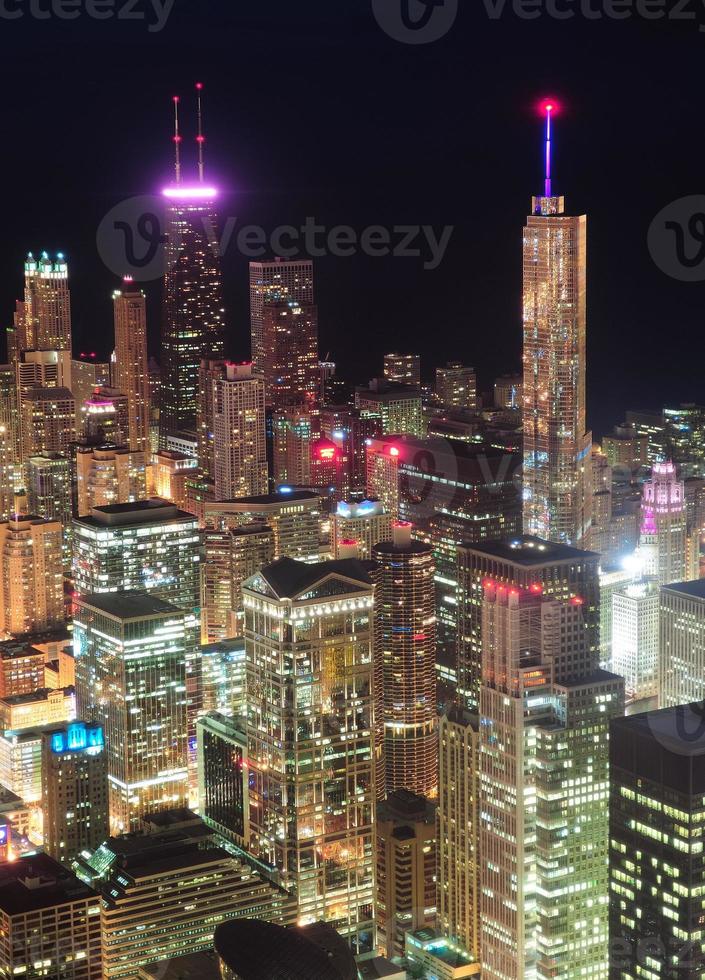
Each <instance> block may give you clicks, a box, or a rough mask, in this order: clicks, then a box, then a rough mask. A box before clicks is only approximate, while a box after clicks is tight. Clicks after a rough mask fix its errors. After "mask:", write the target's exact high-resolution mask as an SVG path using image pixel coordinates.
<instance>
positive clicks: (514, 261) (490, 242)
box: [0, 0, 705, 432]
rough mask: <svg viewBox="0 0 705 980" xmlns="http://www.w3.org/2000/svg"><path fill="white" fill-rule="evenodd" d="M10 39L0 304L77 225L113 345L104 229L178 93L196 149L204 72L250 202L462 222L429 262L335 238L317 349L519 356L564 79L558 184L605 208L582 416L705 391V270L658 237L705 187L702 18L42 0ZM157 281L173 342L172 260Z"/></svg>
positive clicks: (500, 360)
mask: <svg viewBox="0 0 705 980" xmlns="http://www.w3.org/2000/svg"><path fill="white" fill-rule="evenodd" d="M14 2H15V3H20V2H22V0H14ZM45 2H47V3H48V0H45ZM117 2H118V3H119V4H121V3H123V2H124V0H117ZM140 3H141V4H144V3H145V0H140ZM593 4H594V5H595V6H596V5H597V0H593ZM670 5H671V6H673V4H670ZM8 6H11V4H9V3H8ZM136 9H144V7H143V6H142V7H138V8H136ZM690 9H692V10H693V11H694V10H695V0H692V5H691V8H690ZM149 17H150V20H151V19H152V18H153V14H151V12H150V14H149ZM699 17H700V21H701V22H702V23H703V24H705V7H702V5H701V12H700V14H699ZM0 39H1V41H0V43H1V45H2V57H1V58H0V75H1V76H2V82H3V89H2V90H3V92H4V93H5V97H4V99H3V100H2V104H1V109H0V111H1V113H2V129H3V132H4V134H5V139H4V140H3V155H4V163H5V174H6V185H5V200H4V207H3V218H4V220H3V224H2V235H1V236H0V250H1V252H0V260H1V261H2V268H3V269H4V275H3V276H2V278H1V279H0V311H2V317H3V322H5V323H9V322H10V321H11V316H12V311H13V307H14V300H15V298H16V297H19V296H20V295H21V289H22V263H23V258H24V255H25V253H26V251H27V250H28V249H34V250H41V249H43V248H46V249H48V250H49V251H51V252H53V251H57V250H63V251H64V252H65V253H66V255H67V257H68V261H69V263H70V274H71V290H72V302H73V311H74V332H75V337H76V343H75V349H76V351H78V350H81V349H84V348H89V349H95V350H97V351H98V352H99V353H101V354H103V355H105V354H107V352H108V351H109V349H110V347H111V345H112V308H111V302H110V293H111V291H112V289H113V288H114V287H115V285H116V279H115V276H114V275H113V274H112V272H110V271H109V270H108V269H107V268H106V267H105V265H104V264H103V262H102V260H101V257H100V255H99V254H98V249H97V247H96V229H97V227H98V225H99V223H100V220H101V218H102V217H103V216H104V215H105V214H106V212H108V211H109V210H110V208H111V207H113V206H114V205H115V204H117V203H118V202H120V201H122V200H124V199H126V198H129V197H132V196H133V195H137V194H145V193H151V192H153V191H155V190H156V189H157V188H158V187H159V186H160V184H162V183H163V182H164V180H165V179H169V177H170V174H171V169H170V168H171V153H172V147H171V143H170V134H171V102H170V97H171V96H172V95H173V94H174V93H180V94H181V97H182V117H183V124H184V144H183V145H184V153H185V157H186V167H188V166H189V165H190V162H191V158H192V151H191V147H192V143H191V138H192V137H193V132H194V129H193V118H192V111H191V109H192V88H193V83H194V82H195V81H196V80H199V81H202V82H203V83H204V85H205V115H206V133H207V137H208V146H207V167H208V170H209V174H210V176H211V177H212V178H213V179H214V180H217V182H218V184H219V186H221V187H223V188H226V189H228V194H227V196H224V197H223V198H222V199H221V203H220V211H221V216H222V217H223V218H224V217H226V216H228V215H230V216H234V217H237V220H238V227H239V226H240V225H241V224H259V225H262V226H263V227H264V228H265V229H267V230H268V231H270V230H271V229H273V228H274V227H275V226H276V225H279V224H292V225H300V224H301V223H302V222H303V221H304V219H305V218H306V217H307V216H312V217H315V218H316V220H317V222H318V223H320V224H325V225H327V226H330V227H332V226H334V225H352V226H353V227H355V228H356V229H358V230H359V231H361V230H362V229H364V228H365V226H367V225H371V224H374V225H384V226H394V225H411V224H425V225H435V226H436V228H437V229H438V230H440V226H443V225H453V226H454V228H455V230H454V232H453V236H452V238H451V241H450V245H449V248H448V251H447V253H446V255H445V258H444V260H443V262H442V263H441V265H440V267H439V268H438V269H436V270H425V269H424V268H423V259H421V258H398V257H397V258H394V257H388V258H379V257H378V258H368V257H362V256H357V257H351V258H337V257H333V256H330V257H326V258H321V259H318V260H317V262H316V286H317V299H318V303H319V316H320V338H321V354H322V355H325V354H326V353H327V352H330V354H331V356H332V358H333V359H335V360H336V361H337V362H338V363H339V365H340V369H341V373H342V374H343V375H344V376H345V377H347V378H349V379H353V380H358V381H364V380H366V379H367V378H369V377H371V376H373V375H375V374H379V373H381V359H382V354H383V353H384V352H385V351H386V350H391V349H404V350H413V351H418V352H420V353H421V355H422V364H423V372H424V375H425V376H428V377H429V378H430V377H431V376H432V372H433V368H434V367H435V366H436V365H437V364H441V363H444V362H445V361H446V360H447V359H449V358H458V359H461V360H463V361H465V362H466V363H472V364H475V365H476V367H477V369H478V372H479V375H480V387H481V388H483V389H484V388H488V387H489V386H490V384H491V381H492V379H493V377H494V375H495V374H496V373H499V372H502V371H505V370H514V369H518V367H519V363H520V343H521V320H520V302H521V237H522V227H523V224H524V220H525V216H526V214H527V212H528V208H529V203H530V197H531V195H532V194H533V193H538V192H540V189H541V177H542V171H541V163H542V160H541V152H542V147H541V124H540V120H539V118H538V117H537V115H536V112H535V108H534V107H535V103H536V101H537V100H538V99H539V98H540V97H541V96H543V95H546V94H552V95H557V96H558V97H559V98H560V100H561V101H562V104H563V112H562V113H561V115H560V117H559V119H558V120H557V133H556V140H555V175H556V180H555V187H556V189H557V190H558V191H560V192H561V193H564V194H565V195H566V198H567V209H568V210H569V211H570V212H571V213H578V212H586V213H587V214H588V218H589V224H588V255H589V269H588V274H589V279H588V283H589V285H588V417H589V421H590V423H591V425H592V426H593V427H594V428H595V430H596V431H597V432H602V431H605V430H606V429H608V428H609V427H611V425H612V424H613V423H615V422H618V421H620V420H621V418H622V417H623V413H624V411H625V409H627V408H630V407H660V406H661V405H662V404H664V403H666V402H677V401H679V400H682V401H685V400H694V401H701V402H702V401H705V394H704V393H703V391H702V388H703V383H704V382H703V367H702V360H703V358H702V332H703V321H704V319H705V316H704V311H703V305H704V304H703V297H704V295H705V286H703V284H702V283H684V282H681V281H677V280H675V279H671V278H669V277H667V276H666V275H664V274H663V273H662V272H661V271H660V270H659V269H658V268H657V267H656V265H655V264H654V262H653V261H652V259H651V257H650V255H649V251H648V249H647V230H648V228H649V225H650V224H651V222H652V220H653V218H654V216H655V215H656V214H657V212H659V211H660V210H661V208H663V207H664V206H665V205H667V204H668V203H669V202H670V201H672V200H674V199H676V198H680V197H682V196H684V195H690V194H699V193H703V194H705V165H704V162H703V150H704V145H703V144H704V140H705V138H704V137H703V116H704V115H705V113H704V108H705V107H704V105H703V102H704V101H705V86H703V82H702V77H703V76H702V68H703V64H704V63H705V33H703V32H702V31H700V30H699V29H698V21H694V22H693V21H691V22H684V23H673V22H667V21H663V20H661V21H654V22H647V21H644V20H640V19H637V18H636V17H633V18H630V19H628V20H624V21H614V20H608V19H602V20H595V21H588V20H586V19H585V18H584V17H582V16H576V17H575V18H574V19H572V20H570V21H563V22H557V21H554V20H550V19H548V18H547V17H546V16H542V17H541V18H539V19H537V20H532V21H527V20H522V19H519V18H518V17H517V16H516V15H515V14H514V13H512V11H511V9H508V10H507V11H506V12H505V14H504V16H503V17H502V18H501V19H500V20H491V19H489V18H488V16H487V13H486V10H485V6H484V2H483V0H460V10H459V13H458V16H457V20H456V22H455V24H454V25H453V26H452V28H451V29H450V31H449V32H448V33H447V34H446V35H445V36H444V37H443V38H442V39H440V40H438V41H436V42H434V43H428V44H421V45H413V46H412V45H408V44H402V43H400V42H399V41H397V40H393V39H392V38H390V37H389V36H388V35H387V34H385V33H384V31H383V30H382V29H381V28H380V27H379V26H378V24H377V22H376V20H375V18H374V16H373V13H372V7H371V0H298V2H294V0H254V2H243V0H176V3H175V7H174V9H173V11H172V13H171V16H170V18H169V20H168V22H167V25H166V27H165V28H164V30H163V31H161V32H149V31H148V30H147V29H146V22H145V21H124V22H117V21H115V20H106V21H95V20H91V19H89V18H88V17H87V16H85V15H84V16H82V17H80V18H79V19H77V20H72V21H59V20H57V19H56V18H50V19H48V20H42V21H39V20H35V19H31V18H30V17H29V15H28V13H27V14H26V16H24V17H23V18H21V19H18V20H11V21H10V20H5V21H3V22H2V23H0ZM223 265H224V273H225V284H226V307H227V321H228V327H229V343H230V354H231V355H232V356H235V357H237V358H239V359H243V358H245V357H246V356H247V355H248V353H249V328H248V297H247V259H246V258H245V257H243V256H241V255H239V254H237V252H236V250H235V249H234V247H231V248H230V249H229V250H228V252H227V253H226V255H225V258H224V263H223ZM146 289H147V292H148V295H149V297H150V312H151V314H152V316H151V325H150V334H151V335H152V338H153V341H154V342H153V345H152V347H153V350H152V352H153V353H154V354H155V355H156V356H157V357H158V353H159V352H158V297H159V283H158V282H152V283H149V284H146Z"/></svg>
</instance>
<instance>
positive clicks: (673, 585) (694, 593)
mask: <svg viewBox="0 0 705 980" xmlns="http://www.w3.org/2000/svg"><path fill="white" fill-rule="evenodd" d="M662 588H663V589H666V590H668V592H679V593H681V594H682V595H687V596H690V597H691V598H692V599H705V579H704V578H698V579H695V581H693V582H670V583H669V584H668V585H663V586H662Z"/></svg>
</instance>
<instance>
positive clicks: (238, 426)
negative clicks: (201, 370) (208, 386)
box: [213, 363, 268, 500]
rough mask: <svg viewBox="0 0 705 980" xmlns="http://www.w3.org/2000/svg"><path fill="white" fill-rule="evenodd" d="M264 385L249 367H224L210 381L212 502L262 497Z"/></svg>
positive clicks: (265, 479)
mask: <svg viewBox="0 0 705 980" xmlns="http://www.w3.org/2000/svg"><path fill="white" fill-rule="evenodd" d="M266 439H267V437H266V423H265V412H264V382H263V381H262V378H261V377H259V375H256V374H253V373H252V365H251V364H230V363H227V364H226V365H224V372H223V374H222V376H220V377H216V378H214V380H213V469H214V473H213V477H214V480H215V496H216V500H232V499H233V498H234V497H247V496H250V495H252V494H259V493H266V492H267V489H268V475H267V442H266Z"/></svg>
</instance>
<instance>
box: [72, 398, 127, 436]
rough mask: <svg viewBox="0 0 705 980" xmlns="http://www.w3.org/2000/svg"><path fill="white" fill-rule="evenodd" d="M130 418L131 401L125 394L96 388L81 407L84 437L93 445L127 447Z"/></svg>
mask: <svg viewBox="0 0 705 980" xmlns="http://www.w3.org/2000/svg"><path fill="white" fill-rule="evenodd" d="M129 418H130V407H129V399H128V396H127V395H126V394H125V393H124V392H122V391H118V389H117V388H111V387H108V388H96V389H95V390H94V391H93V392H92V394H91V395H90V397H89V398H87V399H86V400H85V402H84V403H83V405H82V406H81V423H82V426H83V428H82V436H83V438H85V439H86V441H87V442H88V443H89V444H91V445H104V444H106V443H109V444H111V445H113V446H126V445H127V444H128V440H129V429H130V422H129Z"/></svg>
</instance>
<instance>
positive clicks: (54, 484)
mask: <svg viewBox="0 0 705 980" xmlns="http://www.w3.org/2000/svg"><path fill="white" fill-rule="evenodd" d="M25 465H26V471H27V505H28V508H29V512H30V514H36V515H37V516H38V517H44V518H45V519H46V520H48V521H61V523H62V524H64V525H66V524H69V523H70V521H71V513H72V508H71V465H70V462H69V459H68V458H67V457H66V456H62V454H61V453H51V452H46V453H39V454H38V455H37V456H30V457H29V458H28V459H27V460H25Z"/></svg>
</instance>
